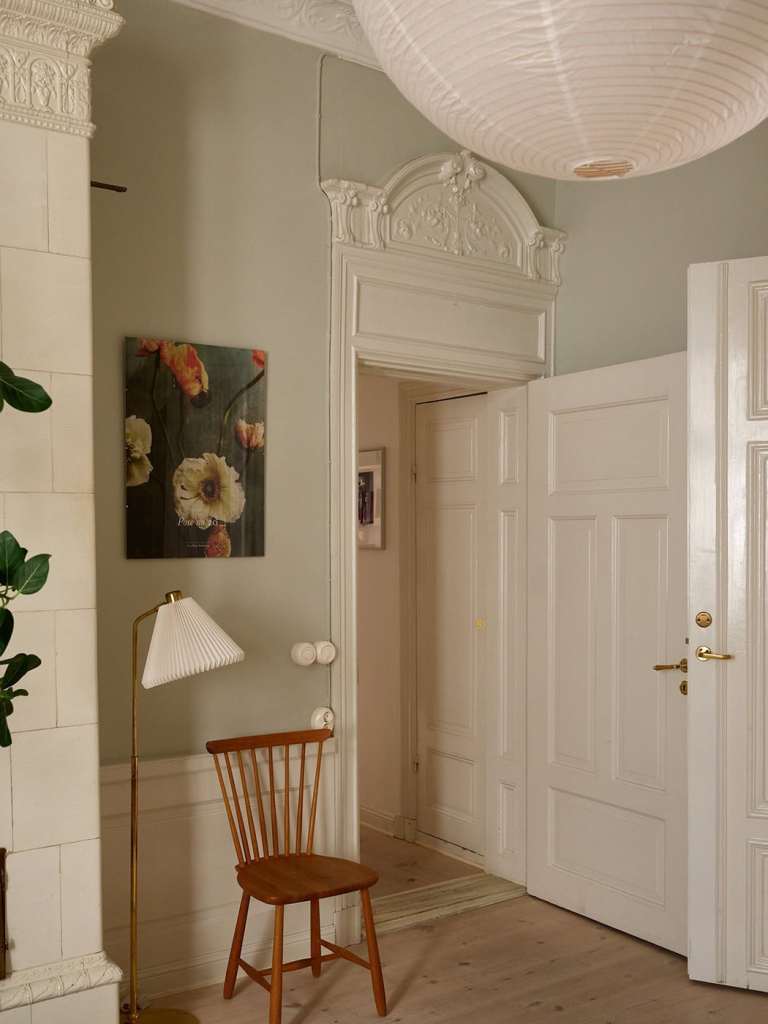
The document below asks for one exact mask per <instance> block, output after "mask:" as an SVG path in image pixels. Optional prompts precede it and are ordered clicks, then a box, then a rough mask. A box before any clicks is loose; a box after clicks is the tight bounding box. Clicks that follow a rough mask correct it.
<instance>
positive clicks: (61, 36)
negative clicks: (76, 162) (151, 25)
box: [0, 0, 123, 136]
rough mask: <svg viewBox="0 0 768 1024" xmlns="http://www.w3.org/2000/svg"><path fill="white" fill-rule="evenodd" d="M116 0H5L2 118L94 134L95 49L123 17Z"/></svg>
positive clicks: (0, 37) (0, 11)
mask: <svg viewBox="0 0 768 1024" xmlns="http://www.w3.org/2000/svg"><path fill="white" fill-rule="evenodd" d="M112 6H113V0H0V120H4V121H15V122H17V123H19V124H27V125H32V126H34V127H37V128H48V129H52V130H54V131H62V132H70V133H71V134H73V135H85V136H90V135H92V134H93V130H94V126H93V125H92V124H91V120H90V115H91V97H90V92H91V90H90V68H91V62H90V60H89V59H88V58H89V55H90V54H91V52H92V51H93V50H94V49H95V48H96V47H97V46H99V45H100V44H101V43H103V42H105V41H106V40H107V39H110V38H111V37H112V36H114V35H116V34H117V32H118V31H119V30H120V27H121V25H122V24H123V19H122V18H121V17H120V15H119V14H117V13H115V11H113V10H112Z"/></svg>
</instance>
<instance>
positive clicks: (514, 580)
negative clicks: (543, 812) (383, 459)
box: [485, 387, 528, 883]
mask: <svg viewBox="0 0 768 1024" xmlns="http://www.w3.org/2000/svg"><path fill="white" fill-rule="evenodd" d="M486 408H487V410H488V459H487V462H488V488H487V510H486V517H487V518H486V522H487V527H486V530H487V538H488V547H487V552H488V557H487V582H486V587H487V600H486V608H487V615H486V618H487V623H488V629H487V632H486V634H485V637H486V649H487V652H488V655H487V659H486V663H485V664H486V674H485V678H486V680H487V690H486V692H487V695H488V696H487V701H488V707H489V708H490V709H491V710H490V711H489V712H488V716H487V717H488V720H489V721H488V728H487V731H486V746H485V751H486V808H487V828H486V846H485V867H486V870H488V871H490V872H491V873H492V874H494V875H498V876H499V877H501V878H507V879H509V880H510V881H513V882H519V883H524V882H525V660H526V651H525V616H526V569H525V566H526V547H527V537H526V521H527V428H528V423H527V416H528V391H527V388H525V387H520V388H505V389H503V390H499V391H491V392H490V393H489V394H488V397H487V399H486Z"/></svg>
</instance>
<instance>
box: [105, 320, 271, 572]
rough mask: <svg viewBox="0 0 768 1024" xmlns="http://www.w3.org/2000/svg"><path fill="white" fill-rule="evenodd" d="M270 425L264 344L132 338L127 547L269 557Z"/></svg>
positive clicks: (168, 554) (150, 552)
mask: <svg viewBox="0 0 768 1024" xmlns="http://www.w3.org/2000/svg"><path fill="white" fill-rule="evenodd" d="M265 428H266V354H265V353H264V351H262V350H261V349H255V348H241V347H235V346H230V345H208V344H203V343H199V342H194V343H190V342H186V341H174V340H170V339H164V338H149V337H129V338H126V339H125V440H124V453H125V471H126V477H125V516H126V556H127V557H128V558H243V557H246V558H247V557H254V556H262V555H263V554H264V532H265V531H264V523H265V486H264V485H265Z"/></svg>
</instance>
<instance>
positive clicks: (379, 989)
mask: <svg viewBox="0 0 768 1024" xmlns="http://www.w3.org/2000/svg"><path fill="white" fill-rule="evenodd" d="M360 900H361V902H362V904H363V920H364V921H365V937H366V939H367V940H368V962H369V963H370V965H371V984H372V985H373V998H374V1000H375V1001H376V1010H377V1012H378V1014H379V1016H380V1017H386V1016H387V994H386V992H385V991H384V975H383V974H382V971H381V958H380V957H379V944H378V942H377V941H376V926H375V925H374V923H373V909H372V908H371V894H370V893H369V892H368V890H367V889H363V891H362V892H361V893H360ZM270 1024H271V1022H270Z"/></svg>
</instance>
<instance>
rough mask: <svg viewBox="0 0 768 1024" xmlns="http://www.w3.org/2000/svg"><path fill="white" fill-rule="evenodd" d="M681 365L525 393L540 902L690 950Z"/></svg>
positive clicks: (680, 358)
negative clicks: (683, 664) (658, 667)
mask: <svg viewBox="0 0 768 1024" xmlns="http://www.w3.org/2000/svg"><path fill="white" fill-rule="evenodd" d="M684 376H685V356H684V355H683V354H679V355H671V356H663V357H661V358H658V359H649V360H644V361H642V362H638V363H629V364H625V365H621V366H610V367H606V368H604V369H600V370H593V371H588V372H585V373H578V374H571V375H567V376H563V377H555V378H552V379H549V380H545V381H538V382H535V383H533V384H531V385H529V388H528V391H529V396H528V397H529V467H528V469H529V477H528V479H529V509H528V513H529V515H528V523H529V526H528V536H529V549H528V580H529V606H528V623H529V630H528V636H529V645H528V813H527V820H528V835H527V849H528V854H527V861H528V868H527V884H528V889H529V891H530V892H531V893H532V895H534V896H538V897H540V898H542V899H545V900H549V901H550V902H552V903H556V904H558V905H559V906H562V907H566V908H568V909H569V910H573V911H576V912H578V913H580V914H584V915H586V916H587V917H591V918H594V919H595V920H597V921H601V922H603V923H605V924H608V925H611V926H613V927H614V928H619V929H621V930H622V931H626V932H629V933H631V934H633V935H637V936H639V937H641V938H643V939H647V940H649V941H651V942H654V943H657V944H658V945H660V946H664V947H667V948H669V949H672V950H675V951H677V952H680V953H685V952H686V950H687V922H686V859H687V846H686V820H687V804H686V800H687V789H686V700H687V698H686V697H685V696H684V695H683V693H682V692H681V689H680V686H681V683H682V682H683V680H684V679H686V678H687V677H686V676H685V675H684V673H683V672H682V671H681V670H680V669H679V668H670V669H669V670H666V671H664V670H661V671H655V670H654V665H665V664H666V665H676V664H677V663H679V662H680V660H681V659H682V658H683V657H684V656H686V655H687V654H688V653H689V652H688V648H687V647H686V645H685V643H686V635H687V634H686V612H685V579H686V514H685V509H686V488H685V479H686V460H685V387H684Z"/></svg>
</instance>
